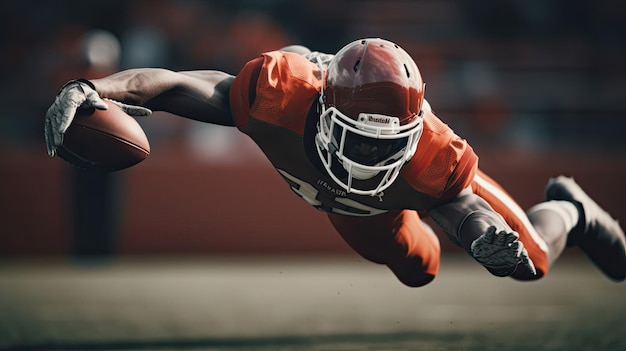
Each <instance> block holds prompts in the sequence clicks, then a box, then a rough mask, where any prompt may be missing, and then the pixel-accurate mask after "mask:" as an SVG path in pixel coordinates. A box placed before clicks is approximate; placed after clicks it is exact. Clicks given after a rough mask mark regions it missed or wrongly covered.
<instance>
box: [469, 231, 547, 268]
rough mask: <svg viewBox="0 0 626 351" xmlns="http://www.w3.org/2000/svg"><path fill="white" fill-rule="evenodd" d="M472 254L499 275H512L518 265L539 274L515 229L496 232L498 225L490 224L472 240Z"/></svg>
mask: <svg viewBox="0 0 626 351" xmlns="http://www.w3.org/2000/svg"><path fill="white" fill-rule="evenodd" d="M471 254H472V256H473V257H474V259H475V260H476V261H478V262H479V263H481V264H482V265H483V266H485V268H487V270H488V271H489V272H491V274H493V275H496V276H499V277H508V276H510V275H511V274H513V273H514V272H515V270H516V269H517V266H518V265H522V266H523V267H524V268H525V269H526V270H527V271H528V272H530V273H531V274H533V275H536V274H537V270H536V269H535V265H534V264H533V261H532V260H531V259H530V257H528V252H527V251H526V249H525V248H524V244H523V243H522V242H521V241H519V234H517V233H516V232H513V231H511V232H507V231H504V230H503V231H500V232H499V233H496V227H495V226H490V227H489V228H488V229H487V232H486V233H484V234H483V235H481V236H480V237H478V239H476V240H474V241H473V242H472V245H471Z"/></svg>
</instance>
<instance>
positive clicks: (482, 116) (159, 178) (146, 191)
mask: <svg viewBox="0 0 626 351" xmlns="http://www.w3.org/2000/svg"><path fill="white" fill-rule="evenodd" d="M625 8H626V6H624V5H623V4H621V3H619V2H614V1H608V0H599V1H589V0H574V1H572V0H568V1H565V0H560V1H559V0H555V1H541V0H531V1H497V0H493V1H471V2H470V1H467V2H463V1H447V0H436V1H435V0H424V1H399V0H389V1H385V2H380V1H330V0H316V1H310V0H302V1H287V0H257V1H246V0H239V1H237V0H214V1H193V0H186V1H182V0H178V1H174V0H155V1H147V0H146V1H115V0H106V1H75V0H59V1H44V0H41V1H35V0H26V1H20V2H18V1H9V2H1V3H0V28H1V36H0V41H1V47H2V54H1V55H0V71H1V72H2V73H1V75H2V81H1V82H0V99H1V101H2V103H1V105H2V111H1V112H0V144H1V146H2V147H1V148H0V164H1V166H0V167H1V171H0V174H2V178H1V180H2V181H1V182H0V194H1V196H0V219H1V222H2V227H3V229H2V241H1V242H0V254H2V255H3V256H4V255H6V256H8V257H10V256H30V255H59V254H60V255H67V254H72V253H73V254H76V255H92V254H96V255H109V254H117V253H119V254H163V255H168V254H190V253H192V254H194V253H195V254H202V255H204V254H211V253H226V254H228V253H244V254H246V253H261V254H263V253H272V254H273V253H296V254H299V253H345V252H348V250H347V248H346V246H345V245H344V244H343V243H342V242H341V241H340V239H339V238H338V237H337V236H336V235H335V234H334V233H333V231H332V229H331V227H330V226H329V225H328V224H327V223H326V220H325V217H324V216H323V215H322V214H321V213H318V212H316V211H313V210H311V209H310V208H309V206H308V205H306V204H304V202H302V201H301V200H300V199H299V198H297V197H296V196H294V195H293V194H292V193H291V191H290V190H289V188H288V187H286V186H285V185H284V184H283V182H282V180H281V179H279V177H277V176H276V174H275V171H274V170H273V169H271V167H270V166H269V164H268V163H267V161H265V159H264V158H263V156H262V155H261V154H260V153H259V152H258V151H257V150H256V148H255V146H254V145H253V144H252V143H251V142H250V141H248V140H247V139H246V138H245V137H243V136H240V135H239V134H237V132H236V131H234V130H231V129H228V128H220V127H215V126H208V125H202V124H199V123H196V122H192V121H187V120H183V119H180V118H176V117H173V116H170V115H167V114H164V113H158V112H157V113H155V114H154V115H153V116H152V117H150V118H147V119H141V120H140V122H141V124H142V126H143V127H144V128H145V130H146V132H147V134H148V136H149V138H150V141H151V143H152V155H151V156H150V157H149V159H148V160H146V161H145V162H144V163H142V164H140V165H138V166H136V167H134V168H132V169H129V170H127V171H123V172H120V173H116V174H112V175H107V176H95V175H85V174H79V172H77V171H75V170H73V169H72V168H71V167H69V166H68V165H66V164H65V163H63V162H62V161H60V160H58V159H49V158H48V157H47V155H46V151H45V146H44V143H43V133H42V130H43V123H42V122H43V117H44V114H45V111H46V109H47V107H48V106H49V105H50V103H51V102H52V100H53V98H54V95H55V94H56V92H57V91H58V89H59V88H60V87H61V86H62V85H63V84H64V83H65V82H66V81H68V80H69V79H72V78H77V77H88V78H89V77H98V76H102V75H105V74H109V73H111V72H114V71H116V70H119V69H127V68H133V67H166V68H171V69H174V70H189V69H219V70H224V71H227V72H229V73H233V74H235V73H237V71H238V70H239V69H240V67H241V66H242V65H243V64H244V63H245V62H246V61H247V60H249V59H250V58H252V57H254V56H256V55H258V54H259V53H260V52H263V51H266V50H272V49H277V48H280V47H282V46H285V45H289V44H294V43H297V44H303V45H306V46H309V47H310V48H312V49H313V50H319V51H326V52H335V51H336V50H338V49H339V48H341V46H343V45H344V44H345V43H347V42H349V41H351V40H353V39H357V38H360V37H368V36H377V37H383V38H387V39H390V40H392V41H395V42H397V43H399V44H400V45H401V46H403V47H404V48H405V49H406V50H407V51H408V52H409V53H411V54H412V55H413V57H414V58H415V60H416V62H417V63H418V66H419V67H420V69H421V72H422V75H423V77H424V79H425V81H426V83H427V84H426V86H427V89H426V95H427V98H428V100H429V101H430V102H431V104H432V106H433V107H434V109H435V111H436V112H437V113H438V115H439V116H440V117H441V118H442V119H443V120H444V121H446V122H447V123H448V124H450V125H451V126H452V127H453V128H454V129H455V130H456V131H457V132H458V133H459V134H460V135H462V136H464V137H465V138H467V139H468V140H469V142H470V143H471V144H472V145H473V146H474V148H475V149H476V150H477V152H478V154H479V155H480V156H481V167H482V168H484V169H485V170H486V171H487V172H488V173H490V174H492V175H493V176H494V177H495V178H496V179H497V180H499V181H500V182H501V183H502V184H503V185H504V186H505V187H507V188H508V189H509V191H510V192H511V193H512V194H513V195H514V196H515V197H516V198H518V199H519V202H520V203H521V204H522V206H523V207H528V206H530V205H532V204H534V203H536V202H538V201H541V199H542V191H543V186H544V184H545V182H546V180H547V177H549V176H552V175H557V174H560V173H564V174H570V175H575V176H576V177H577V179H578V180H579V182H580V183H582V185H583V186H584V187H586V188H587V189H588V190H589V192H590V193H591V194H592V195H594V196H595V197H596V198H597V199H598V200H599V201H600V202H601V203H602V204H604V205H605V206H606V207H607V208H608V209H609V210H610V212H612V213H613V214H614V215H615V216H618V217H625V216H626V207H625V206H624V201H623V199H624V198H625V197H626V190H625V187H624V185H623V184H624V183H623V181H624V179H626V162H625V161H626V153H625V151H626V138H625V137H624V127H625V126H626V117H625V112H626V108H625V106H624V97H625V92H626V90H625V89H624V81H625V78H626V68H625V66H624V64H623V63H624V62H625V61H626V22H625V21H624V20H623V18H624V15H625V11H624V10H625ZM94 184H98V185H94ZM86 236H88V239H87V240H85V237H86ZM443 244H444V250H447V251H450V252H454V251H455V250H456V249H455V248H453V247H451V246H450V245H449V244H448V242H447V240H445V239H444V240H443Z"/></svg>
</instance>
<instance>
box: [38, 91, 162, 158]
mask: <svg viewBox="0 0 626 351" xmlns="http://www.w3.org/2000/svg"><path fill="white" fill-rule="evenodd" d="M110 101H111V102H114V103H116V104H117V105H118V106H120V107H121V108H122V110H123V111H124V112H126V113H128V114H129V115H131V116H148V115H150V114H151V113H152V111H150V110H149V109H147V108H144V107H141V106H132V105H126V104H123V103H121V102H117V101H113V100H110ZM79 108H97V109H99V110H106V109H107V108H108V106H107V104H106V103H105V102H104V101H103V100H102V99H101V98H100V96H99V95H98V93H97V92H96V91H95V89H94V88H93V87H91V86H90V83H88V82H87V81H82V80H74V81H70V82H69V83H67V84H65V85H64V86H63V88H61V91H60V92H59V93H58V94H57V96H56V97H55V99H54V102H53V103H52V105H51V106H50V107H49V108H48V111H47V112H46V119H45V126H44V135H45V138H46V147H47V148H48V155H50V157H54V156H55V155H56V151H57V148H58V147H59V146H60V145H61V144H62V143H63V135H64V134H65V131H66V130H67V128H69V126H70V124H71V123H72V121H73V120H74V115H75V114H76V110H77V109H79Z"/></svg>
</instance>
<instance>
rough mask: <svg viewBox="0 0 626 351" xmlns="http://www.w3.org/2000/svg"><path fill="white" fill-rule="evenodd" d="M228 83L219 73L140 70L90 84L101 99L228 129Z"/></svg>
mask: <svg viewBox="0 0 626 351" xmlns="http://www.w3.org/2000/svg"><path fill="white" fill-rule="evenodd" d="M232 80H233V76H231V75H229V74H226V73H224V72H220V71H190V72H174V71H170V70H166V69H160V68H140V69H130V70H126V71H122V72H119V73H116V74H113V75H111V76H108V77H106V78H101V79H94V80H92V81H91V82H92V83H93V84H94V85H95V87H96V91H97V92H98V94H99V95H100V96H101V97H103V98H110V99H113V100H117V101H121V102H124V103H128V104H135V105H141V106H145V107H147V108H150V109H152V110H155V111H166V112H170V113H173V114H176V115H178V116H181V117H186V118H190V119H195V120H199V121H202V122H208V123H215V124H222V125H229V126H232V125H233V122H232V117H231V113H230V105H229V101H228V91H229V89H230V84H231V82H232Z"/></svg>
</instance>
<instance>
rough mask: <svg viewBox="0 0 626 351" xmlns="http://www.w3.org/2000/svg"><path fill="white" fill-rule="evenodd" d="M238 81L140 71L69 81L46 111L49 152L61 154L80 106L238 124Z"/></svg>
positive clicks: (213, 73)
mask: <svg viewBox="0 0 626 351" xmlns="http://www.w3.org/2000/svg"><path fill="white" fill-rule="evenodd" d="M233 79H234V77H233V76H231V75H229V74H226V73H224V72H219V71H189V72H173V71H169V70H166V69H160V68H139V69H131V70H127V71H122V72H119V73H116V74H113V75H111V76H108V77H105V78H101V79H94V80H92V81H87V80H84V79H79V80H74V81H70V82H69V83H67V84H66V85H65V86H63V88H61V91H59V93H58V94H57V96H56V97H55V99H54V102H53V103H52V105H51V106H50V108H48V111H47V112H46V119H45V137H46V146H47V148H48V154H49V155H50V156H54V155H55V154H56V149H57V148H58V147H59V145H61V143H62V142H63V135H64V134H65V131H66V130H67V128H68V127H69V126H70V124H71V123H72V120H73V119H74V115H75V114H76V110H77V109H78V108H97V109H106V108H107V105H106V104H105V103H104V101H102V98H108V99H111V100H113V101H115V102H117V104H118V105H120V107H122V109H123V110H124V111H125V112H126V113H128V114H130V115H132V116H147V115H149V114H150V113H151V111H150V109H152V110H157V111H167V112H170V113H173V114H176V115H179V116H181V117H186V118H190V119H195V120H198V121H202V122H207V123H214V124H221V125H225V126H233V125H234V122H233V118H232V115H231V112H230V104H229V97H228V95H229V90H230V86H231V84H232V81H233Z"/></svg>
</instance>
